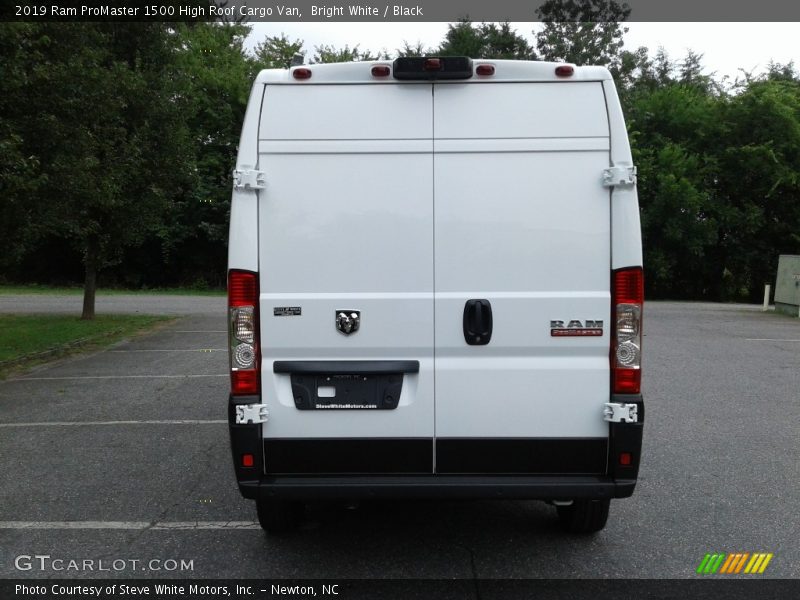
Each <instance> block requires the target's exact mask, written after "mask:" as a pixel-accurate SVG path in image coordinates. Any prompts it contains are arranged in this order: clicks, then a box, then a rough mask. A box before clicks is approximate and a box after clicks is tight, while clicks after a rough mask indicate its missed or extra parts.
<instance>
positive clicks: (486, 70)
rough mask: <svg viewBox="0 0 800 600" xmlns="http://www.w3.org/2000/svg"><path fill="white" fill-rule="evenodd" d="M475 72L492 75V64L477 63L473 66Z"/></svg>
mask: <svg viewBox="0 0 800 600" xmlns="http://www.w3.org/2000/svg"><path fill="white" fill-rule="evenodd" d="M475 74H476V75H483V76H489V75H494V65H478V66H477V67H475Z"/></svg>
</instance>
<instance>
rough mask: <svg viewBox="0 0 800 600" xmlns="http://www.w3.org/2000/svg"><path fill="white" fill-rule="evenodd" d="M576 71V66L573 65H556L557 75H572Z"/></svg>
mask: <svg viewBox="0 0 800 600" xmlns="http://www.w3.org/2000/svg"><path fill="white" fill-rule="evenodd" d="M573 73H575V67H573V66H572V65H559V66H557V67H556V75H557V76H558V77H572V75H573Z"/></svg>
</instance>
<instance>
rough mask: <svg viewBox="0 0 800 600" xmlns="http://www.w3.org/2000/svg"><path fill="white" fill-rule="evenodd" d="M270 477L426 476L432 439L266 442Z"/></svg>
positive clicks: (317, 439)
mask: <svg viewBox="0 0 800 600" xmlns="http://www.w3.org/2000/svg"><path fill="white" fill-rule="evenodd" d="M264 466H265V471H266V473H267V474H292V475H308V474H338V475H361V474H364V475H366V474H373V475H379V474H392V475H399V474H409V475H411V474H427V475H430V474H431V472H432V471H433V440H432V439H430V438H309V439H306V438H304V439H282V438H272V439H270V438H267V439H265V440H264Z"/></svg>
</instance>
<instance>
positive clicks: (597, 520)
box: [556, 500, 611, 533]
mask: <svg viewBox="0 0 800 600" xmlns="http://www.w3.org/2000/svg"><path fill="white" fill-rule="evenodd" d="M610 505H611V500H575V501H573V503H572V504H570V505H569V506H557V507H556V509H557V510H558V518H559V520H560V521H561V526H562V527H563V528H564V530H565V531H568V532H569V533H595V532H597V531H600V530H601V529H603V527H605V526H606V522H607V521H608V509H609V507H610Z"/></svg>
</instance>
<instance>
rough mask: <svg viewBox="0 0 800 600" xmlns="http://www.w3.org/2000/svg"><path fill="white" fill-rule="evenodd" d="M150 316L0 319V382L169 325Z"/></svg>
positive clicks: (4, 316) (164, 320)
mask: <svg viewBox="0 0 800 600" xmlns="http://www.w3.org/2000/svg"><path fill="white" fill-rule="evenodd" d="M172 320H174V318H172V317H163V316H152V315H97V317H95V319H94V320H93V321H81V320H80V319H78V318H77V317H74V316H71V315H0V378H2V379H4V378H5V377H7V376H8V375H9V374H11V373H12V372H17V371H22V370H25V369H28V368H30V367H32V366H34V365H36V364H39V363H42V362H45V361H47V360H52V359H53V358H56V357H59V356H64V355H66V354H71V353H74V352H77V351H79V350H80V351H85V350H95V349H98V348H101V347H104V346H108V345H111V344H113V343H114V342H117V341H119V340H121V339H124V338H126V337H129V336H131V335H135V334H137V333H141V332H144V331H146V330H149V329H152V328H154V327H155V326H157V325H159V324H164V323H166V322H169V321H172Z"/></svg>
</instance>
